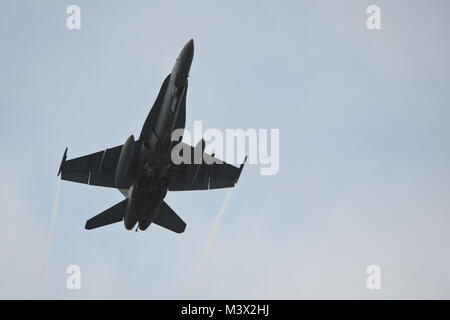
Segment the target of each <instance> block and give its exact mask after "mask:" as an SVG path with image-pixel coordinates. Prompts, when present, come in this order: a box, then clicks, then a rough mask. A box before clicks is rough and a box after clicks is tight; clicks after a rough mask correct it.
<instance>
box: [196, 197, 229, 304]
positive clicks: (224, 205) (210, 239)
mask: <svg viewBox="0 0 450 320" xmlns="http://www.w3.org/2000/svg"><path fill="white" fill-rule="evenodd" d="M233 190H234V188H231V189H230V190H229V191H228V193H227V196H226V197H225V200H224V201H223V203H222V206H221V207H220V210H219V213H218V214H217V217H216V220H215V221H214V224H213V226H212V228H211V232H210V233H209V237H208V241H206V245H205V249H204V250H203V254H202V256H201V258H200V263H199V264H198V267H197V270H196V272H195V276H194V280H193V281H192V285H191V288H190V290H189V297H192V294H193V293H194V290H195V287H196V285H197V282H198V279H199V278H200V274H201V272H202V270H203V265H204V264H205V261H206V258H207V257H208V252H209V249H210V247H211V244H212V242H213V240H214V236H215V235H216V231H217V227H218V226H219V223H220V220H221V219H222V216H223V213H224V212H225V209H226V208H227V206H228V202H230V198H231V194H232V193H233Z"/></svg>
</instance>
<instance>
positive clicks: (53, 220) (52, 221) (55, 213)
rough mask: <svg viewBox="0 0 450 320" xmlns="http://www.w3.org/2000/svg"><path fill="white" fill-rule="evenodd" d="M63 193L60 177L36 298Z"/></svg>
mask: <svg viewBox="0 0 450 320" xmlns="http://www.w3.org/2000/svg"><path fill="white" fill-rule="evenodd" d="M60 193H61V179H59V178H58V183H57V185H56V195H55V202H54V203H53V211H52V219H51V221H50V229H49V230H48V235H47V243H46V244H45V251H44V258H43V259H42V266H41V273H40V274H39V281H38V284H37V287H36V292H35V299H37V298H38V296H39V290H40V289H41V283H42V279H43V278H44V273H45V266H46V264H47V258H48V253H49V251H50V244H51V242H52V238H53V231H54V230H55V223H56V215H57V214H58V205H59V195H60Z"/></svg>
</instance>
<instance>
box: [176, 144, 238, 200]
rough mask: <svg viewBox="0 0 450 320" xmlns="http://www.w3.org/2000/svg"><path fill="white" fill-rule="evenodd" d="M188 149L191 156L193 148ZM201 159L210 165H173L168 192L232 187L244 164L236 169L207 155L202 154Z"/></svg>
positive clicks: (203, 163)
mask: <svg viewBox="0 0 450 320" xmlns="http://www.w3.org/2000/svg"><path fill="white" fill-rule="evenodd" d="M189 147H190V148H191V152H192V154H193V153H194V149H195V148H194V147H191V146H189ZM192 159H193V158H192ZM203 159H207V163H212V164H207V163H206V162H205V161H202V163H201V164H184V163H182V164H180V165H175V166H174V173H173V175H172V179H171V181H170V183H169V190H170V191H184V190H209V189H219V188H230V187H234V186H235V184H236V183H237V181H238V179H239V176H240V175H241V172H242V169H243V167H244V164H245V161H244V163H242V164H241V166H240V167H239V168H238V167H235V166H233V165H230V164H228V163H225V162H224V161H221V160H219V159H217V158H215V157H214V155H209V154H207V153H203ZM246 159H247V158H246ZM218 162H221V163H218Z"/></svg>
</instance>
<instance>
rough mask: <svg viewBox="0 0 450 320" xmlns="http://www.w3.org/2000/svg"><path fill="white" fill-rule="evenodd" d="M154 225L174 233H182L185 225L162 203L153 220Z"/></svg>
mask: <svg viewBox="0 0 450 320" xmlns="http://www.w3.org/2000/svg"><path fill="white" fill-rule="evenodd" d="M153 223H154V224H157V225H158V226H160V227H163V228H166V229H168V230H170V231H173V232H176V233H183V232H184V229H186V223H185V222H184V221H183V220H181V218H180V217H179V216H178V215H177V214H176V213H175V211H173V210H172V208H170V207H169V206H168V204H167V203H166V202H165V201H163V202H162V204H161V207H160V208H159V211H158V214H157V215H156V217H155V219H154V220H153Z"/></svg>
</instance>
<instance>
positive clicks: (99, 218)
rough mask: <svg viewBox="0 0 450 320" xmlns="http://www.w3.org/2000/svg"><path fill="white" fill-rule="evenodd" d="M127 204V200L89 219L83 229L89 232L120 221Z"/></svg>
mask: <svg viewBox="0 0 450 320" xmlns="http://www.w3.org/2000/svg"><path fill="white" fill-rule="evenodd" d="M127 202H128V199H125V200H123V201H122V202H119V203H118V204H116V205H115V206H112V207H111V208H109V209H107V210H105V211H103V212H102V213H99V214H98V215H96V216H95V217H93V218H91V219H89V220H88V221H86V226H85V228H86V229H87V230H91V229H95V228H99V227H103V226H106V225H108V224H112V223H116V222H120V221H122V220H123V216H124V214H125V210H126V209H127Z"/></svg>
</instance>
